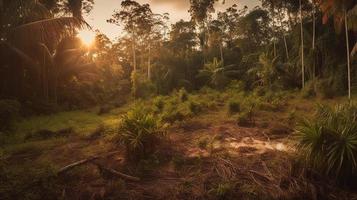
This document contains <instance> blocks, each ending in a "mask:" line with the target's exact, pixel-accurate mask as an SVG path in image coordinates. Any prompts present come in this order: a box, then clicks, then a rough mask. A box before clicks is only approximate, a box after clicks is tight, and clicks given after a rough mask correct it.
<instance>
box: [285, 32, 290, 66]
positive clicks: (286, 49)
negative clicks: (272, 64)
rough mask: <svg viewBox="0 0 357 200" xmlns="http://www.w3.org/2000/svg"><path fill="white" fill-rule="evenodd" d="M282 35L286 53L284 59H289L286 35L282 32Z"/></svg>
mask: <svg viewBox="0 0 357 200" xmlns="http://www.w3.org/2000/svg"><path fill="white" fill-rule="evenodd" d="M283 37H284V45H285V53H286V59H287V60H288V61H289V60H290V58H289V50H288V44H287V42H286V36H285V34H283Z"/></svg>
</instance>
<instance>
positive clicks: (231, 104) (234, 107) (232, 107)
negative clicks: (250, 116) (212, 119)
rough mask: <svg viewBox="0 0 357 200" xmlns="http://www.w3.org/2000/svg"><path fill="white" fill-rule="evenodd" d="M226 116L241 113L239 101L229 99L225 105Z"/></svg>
mask: <svg viewBox="0 0 357 200" xmlns="http://www.w3.org/2000/svg"><path fill="white" fill-rule="evenodd" d="M227 109H228V114H230V115H232V114H235V113H238V112H240V111H241V103H240V101H237V100H234V99H231V100H229V101H228V103H227Z"/></svg>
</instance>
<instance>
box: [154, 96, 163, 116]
mask: <svg viewBox="0 0 357 200" xmlns="http://www.w3.org/2000/svg"><path fill="white" fill-rule="evenodd" d="M154 106H155V110H156V111H158V112H162V110H163V109H164V107H165V101H164V98H163V97H161V96H159V97H156V98H155V99H154Z"/></svg>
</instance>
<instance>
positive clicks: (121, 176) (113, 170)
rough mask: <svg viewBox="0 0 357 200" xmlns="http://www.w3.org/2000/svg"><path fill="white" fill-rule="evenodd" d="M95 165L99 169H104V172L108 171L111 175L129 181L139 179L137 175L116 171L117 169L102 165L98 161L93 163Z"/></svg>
mask: <svg viewBox="0 0 357 200" xmlns="http://www.w3.org/2000/svg"><path fill="white" fill-rule="evenodd" d="M95 164H96V165H97V167H98V168H99V170H101V171H104V172H106V173H109V174H111V175H113V176H116V177H119V178H121V179H125V180H129V181H135V182H137V181H140V178H139V177H135V176H130V175H127V174H123V173H121V172H118V171H117V170H115V169H111V168H107V167H104V166H102V165H100V164H98V163H95Z"/></svg>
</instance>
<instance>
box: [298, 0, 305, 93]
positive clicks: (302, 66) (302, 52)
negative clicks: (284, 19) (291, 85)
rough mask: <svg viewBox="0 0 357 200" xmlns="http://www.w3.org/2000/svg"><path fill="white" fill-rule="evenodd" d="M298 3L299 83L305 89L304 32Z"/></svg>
mask: <svg viewBox="0 0 357 200" xmlns="http://www.w3.org/2000/svg"><path fill="white" fill-rule="evenodd" d="M299 3H300V29H301V31H300V34H301V82H302V88H304V87H305V66H304V30H303V18H302V4H301V0H299Z"/></svg>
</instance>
